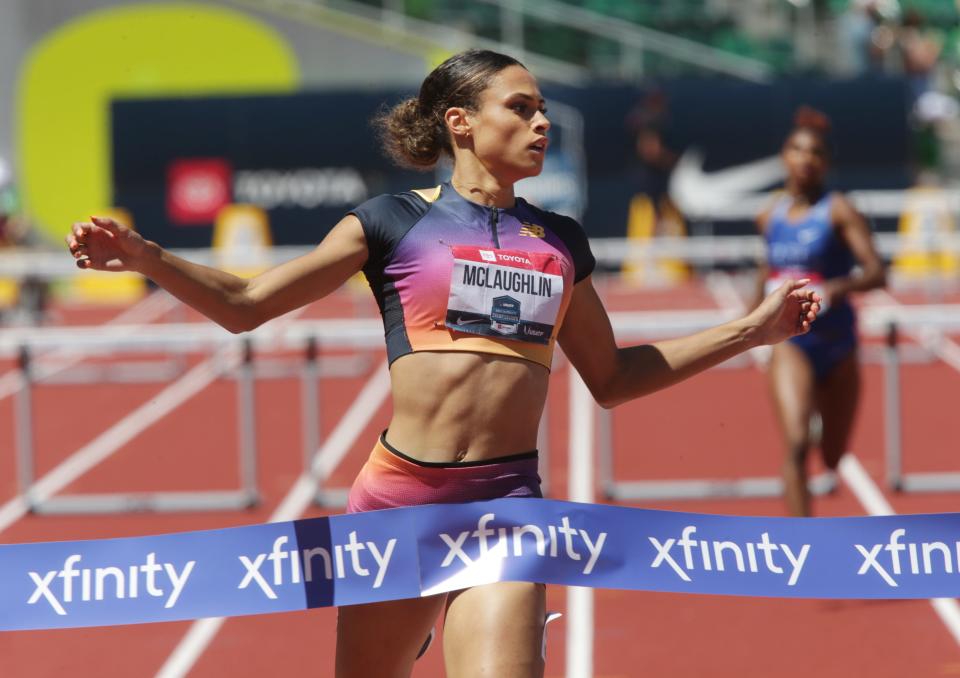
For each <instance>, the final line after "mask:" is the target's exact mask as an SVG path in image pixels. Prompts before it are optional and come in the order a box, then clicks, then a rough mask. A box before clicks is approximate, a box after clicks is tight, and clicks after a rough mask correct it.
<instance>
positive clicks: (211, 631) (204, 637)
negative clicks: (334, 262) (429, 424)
mask: <svg viewBox="0 0 960 678" xmlns="http://www.w3.org/2000/svg"><path fill="white" fill-rule="evenodd" d="M389 393H390V373H389V369H388V366H387V363H386V362H384V363H383V364H381V365H380V366H378V367H377V369H376V371H375V372H374V373H373V376H371V377H370V379H369V380H368V381H367V383H366V384H365V385H364V387H363V389H362V390H361V391H360V393H359V394H358V395H357V399H356V400H355V401H354V402H353V404H352V405H351V406H350V409H348V410H347V412H346V413H345V414H344V416H343V417H342V418H341V419H340V421H339V422H338V423H337V426H336V428H334V430H333V431H332V432H331V434H330V437H329V438H327V441H326V442H325V443H324V444H323V445H322V446H321V447H320V449H319V450H318V451H317V454H316V455H315V456H314V461H313V471H314V474H315V475H311V474H309V473H304V474H303V475H301V476H300V477H299V478H298V479H297V482H296V483H294V485H293V487H292V488H290V491H289V492H287V496H285V497H284V498H283V500H282V501H281V502H280V504H279V506H277V508H276V510H274V512H273V515H271V516H270V518H269V520H268V522H271V523H274V522H283V521H287V520H294V519H295V518H297V517H298V516H300V515H301V514H302V513H303V512H304V510H306V508H307V507H308V506H309V505H310V502H311V501H313V497H314V494H315V492H316V490H317V479H318V478H319V479H320V480H321V481H322V480H323V479H325V478H326V477H327V476H328V475H329V474H330V472H331V471H332V470H333V469H334V468H336V466H337V464H339V463H340V460H341V459H343V457H344V455H346V453H347V452H348V451H349V450H350V448H351V447H352V446H353V443H354V441H356V439H357V438H358V437H359V435H360V434H361V433H363V431H364V429H366V427H367V424H369V423H370V420H371V419H372V418H373V415H374V414H375V413H376V412H377V411H378V410H379V409H380V406H381V405H382V404H383V401H384V400H385V399H386V397H387V395H388V394H389ZM225 621H226V619H225V618H224V617H210V618H207V619H198V620H197V621H195V622H193V624H191V625H190V629H189V630H188V631H187V633H186V634H185V635H184V636H183V638H181V640H180V643H179V644H178V645H177V647H176V648H174V650H173V652H172V653H171V654H170V656H169V657H167V661H166V662H164V664H163V666H161V667H160V670H159V671H157V673H156V677H155V678H182V677H183V676H186V675H187V673H189V671H190V669H192V668H193V666H194V664H196V663H197V660H198V659H200V656H201V655H202V654H203V653H204V652H205V651H206V649H207V647H209V645H210V643H211V642H212V641H213V639H214V637H216V635H217V633H218V632H219V631H220V627H222V626H223V624H224V622H225Z"/></svg>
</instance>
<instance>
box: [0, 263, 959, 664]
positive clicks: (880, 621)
mask: <svg viewBox="0 0 960 678" xmlns="http://www.w3.org/2000/svg"><path fill="white" fill-rule="evenodd" d="M598 287H600V288H601V289H602V291H603V294H604V296H605V298H606V299H607V303H608V306H609V307H610V308H611V309H613V310H616V311H624V312H628V311H670V310H688V311H710V312H714V313H716V312H718V306H717V303H716V302H715V301H714V296H713V295H712V294H711V292H710V288H709V287H708V286H707V285H705V284H704V283H690V284H687V285H684V286H681V287H677V288H664V289H660V290H638V289H635V288H631V287H630V286H629V285H623V284H620V283H616V282H611V283H609V284H601V283H598ZM721 297H722V295H721ZM898 297H899V295H898ZM902 300H904V301H910V302H913V303H929V302H931V301H937V302H938V303H947V304H952V303H954V302H955V301H960V299H957V300H954V299H950V298H940V299H937V300H930V299H925V298H908V297H904V298H903V299H902ZM727 310H728V311H729V310H732V309H727ZM719 312H721V313H722V312H723V309H720V310H719ZM321 317H323V318H330V317H348V318H354V317H361V318H376V309H375V307H373V304H372V302H371V301H368V300H366V299H365V298H364V300H363V301H362V302H359V303H358V302H357V301H355V300H354V299H353V298H350V297H343V298H339V299H332V300H330V303H329V304H327V303H326V302H324V304H320V305H318V306H315V307H311V308H309V309H307V311H306V312H305V313H304V315H303V316H302V317H301V318H302V319H312V318H321ZM188 320H190V321H195V320H197V319H196V318H194V317H190V318H188ZM332 352H333V353H336V354H347V353H348V352H346V351H339V350H338V351H332ZM283 355H285V356H287V357H289V356H290V353H289V352H287V353H284V354H283ZM377 355H378V356H382V352H380V353H379V354H377ZM188 359H189V366H191V367H192V366H194V365H196V364H198V363H199V362H200V361H202V360H203V357H202V356H201V355H199V354H190V355H189V356H188ZM0 367H6V368H7V369H11V368H12V367H13V366H12V365H11V364H10V363H9V362H7V363H3V364H0ZM382 369H383V368H382V367H381V366H380V360H374V361H373V362H372V363H371V366H370V371H368V372H367V373H365V374H363V375H361V376H358V377H355V378H344V379H336V380H331V381H330V382H327V383H324V384H322V385H321V398H320V401H321V413H320V417H321V419H322V430H323V431H324V433H325V434H330V433H332V432H333V431H335V429H336V426H337V425H338V424H339V423H340V422H341V421H343V420H344V418H345V417H347V415H348V412H349V410H350V407H351V405H352V404H354V403H356V402H358V401H360V400H359V399H360V398H361V393H362V392H363V389H364V385H365V384H368V383H370V379H371V378H372V377H373V372H374V371H375V370H382ZM952 372H953V371H952V370H943V369H942V368H941V369H939V370H937V369H936V368H935V367H934V366H929V365H928V366H924V365H906V366H904V388H905V390H906V392H905V394H904V396H905V413H904V416H905V421H904V425H905V444H906V445H907V448H908V449H907V450H906V452H905V463H906V464H909V465H911V466H912V467H913V468H916V469H928V468H929V469H936V468H947V467H948V465H949V464H950V463H951V460H950V459H949V457H950V456H951V454H950V450H949V449H946V447H944V446H945V445H946V443H943V442H941V440H940V439H942V438H943V436H940V435H938V433H937V432H936V431H935V430H933V428H932V426H933V425H935V424H937V425H941V424H943V423H947V424H949V422H950V421H952V419H953V418H955V413H953V411H952V408H951V402H956V399H955V398H951V397H950V395H951V393H952V391H950V390H949V389H957V388H960V375H955V374H948V373H952ZM864 378H865V396H864V402H863V405H862V409H861V413H860V416H859V418H858V421H857V425H856V429H855V431H854V436H853V440H852V441H851V449H853V450H854V451H855V452H856V454H857V459H858V460H859V462H860V465H861V467H862V469H863V471H864V473H866V474H867V475H868V476H869V477H870V478H871V479H872V481H873V482H874V483H875V484H877V485H878V486H879V488H880V494H881V496H882V497H883V498H884V500H885V501H886V502H887V503H888V504H889V505H890V507H891V508H892V509H893V510H895V511H896V512H898V513H919V512H937V511H950V510H954V509H955V506H956V501H957V498H956V496H955V495H952V494H941V495H896V494H891V493H889V492H887V491H886V490H885V489H884V488H883V486H882V482H881V480H882V477H883V468H884V467H883V455H882V449H883V441H882V435H881V433H882V425H881V417H882V404H881V387H882V374H881V372H880V368H879V367H877V366H872V365H871V366H867V367H866V368H865V373H864ZM567 383H568V379H567V375H566V369H565V368H560V369H558V370H555V373H554V379H553V382H552V385H551V391H550V412H551V418H550V430H549V439H550V441H551V445H552V450H553V454H551V455H550V463H551V468H550V469H549V471H550V474H551V480H552V487H553V488H554V490H555V492H554V496H555V497H556V498H563V496H562V495H563V493H564V488H566V487H567V481H568V477H567V476H568V474H567V467H566V445H567V440H568V433H569V429H568V422H567V420H566V415H565V412H566V409H567V402H568V401H567ZM233 388H234V387H233V384H232V383H222V382H221V381H214V382H212V383H211V384H209V385H208V386H207V387H205V388H204V389H202V390H201V391H199V392H198V393H197V394H196V396H195V397H193V398H191V400H190V402H189V407H179V408H175V409H173V410H171V411H170V412H169V413H168V414H167V415H165V416H164V417H163V418H161V419H160V420H158V421H157V423H156V424H155V425H154V426H153V427H151V428H150V430H149V431H147V432H145V433H144V434H142V435H138V436H136V437H135V438H134V439H132V440H130V442H128V443H127V444H125V445H123V446H122V447H120V448H119V449H118V450H117V451H116V452H115V453H113V454H112V455H110V456H109V458H106V459H104V460H103V461H102V463H99V464H97V465H96V466H94V467H92V468H91V469H90V470H89V471H88V472H87V473H85V474H83V475H81V476H79V477H77V478H76V479H75V480H74V481H73V482H71V483H70V484H68V485H67V486H66V487H65V488H64V491H110V490H115V489H127V488H134V489H149V488H153V487H158V486H160V487H164V488H168V487H182V486H184V485H186V486H188V487H192V486H201V487H205V486H218V485H219V486H224V487H229V486H232V485H233V484H235V478H234V474H235V471H234V470H233V469H234V455H235V448H236V434H235V432H234V426H235V424H234V417H235V414H234V411H233V398H234V390H233ZM161 390H162V386H160V385H155V384H154V385H146V384H143V385H116V384H114V385H87V386H80V385H56V386H54V385H49V386H46V387H43V388H42V389H38V393H37V397H38V400H39V402H38V403H37V411H38V413H44V414H43V415H42V416H44V422H43V429H44V430H43V431H41V432H38V436H39V437H40V440H38V451H39V452H40V457H41V458H40V459H39V462H40V466H41V469H40V470H41V472H45V471H48V470H50V469H52V468H54V467H55V466H56V465H57V464H58V463H61V462H62V461H63V459H65V458H66V457H67V456H68V455H69V453H70V452H71V451H72V450H75V449H76V448H77V447H78V446H79V445H78V441H79V442H80V443H82V442H83V441H85V440H92V439H94V438H95V437H96V436H97V435H100V434H102V433H103V432H104V431H106V430H107V429H108V428H109V426H110V425H111V423H112V422H116V421H117V420H119V419H120V418H121V417H122V416H124V415H125V414H127V413H129V412H132V411H133V410H134V409H135V408H136V407H137V406H139V405H141V404H143V403H145V402H147V401H149V400H150V399H152V398H155V397H156V396H157V395H158V394H159V392H160V391H161ZM930 393H936V394H937V396H936V397H931V396H930V395H929V394H930ZM731 394H736V397H735V398H732V397H730V395H731ZM257 395H258V410H257V414H258V422H259V423H260V426H259V433H258V442H259V444H260V459H261V472H260V479H261V491H262V494H263V503H262V504H261V505H260V506H258V507H257V508H255V509H253V510H251V511H248V512H224V513H213V514H211V513H193V514H161V515H150V514H139V515H116V516H100V517H96V518H92V517H91V518H86V517H82V516H72V517H56V516H44V517H39V516H33V515H30V514H24V515H22V516H21V517H20V518H18V519H17V520H16V521H14V522H13V523H12V524H10V525H9V527H7V529H6V530H5V531H4V532H3V533H2V539H3V540H4V541H6V542H21V541H45V540H58V539H84V538H100V537H108V536H126V535H136V534H153V533H161V532H169V531H179V530H189V529H204V528H211V527H223V526H228V525H237V524H249V523H256V522H264V521H267V520H269V519H271V517H274V516H276V515H279V514H280V513H281V512H282V511H287V510H289V509H283V506H282V504H283V499H284V498H285V497H290V496H292V495H293V494H295V493H296V488H297V487H298V483H299V482H300V479H301V472H302V461H301V450H300V440H299V435H298V431H299V414H298V412H299V410H298V408H299V401H298V398H299V393H298V384H297V383H296V381H295V380H293V379H289V380H283V379H278V380H272V381H269V382H263V383H261V384H259V385H258V387H257ZM921 400H922V402H918V401H921ZM360 402H362V401H360ZM65 411H70V412H71V413H72V415H73V418H74V420H75V423H74V424H73V425H65V424H64V423H63V422H62V421H61V416H60V415H61V413H63V412H65ZM11 412H12V406H11V399H10V398H7V399H6V400H4V401H0V431H4V433H3V436H4V438H3V439H2V444H3V448H2V449H3V450H4V453H3V459H2V460H0V464H3V465H2V467H0V470H3V472H4V477H5V478H11V477H12V476H11V475H8V474H7V473H6V472H7V471H8V470H9V471H11V472H12V470H13V465H12V461H13V460H12V459H11V458H10V457H12V454H11V453H10V452H8V451H7V450H9V448H8V447H7V445H8V442H7V440H8V439H7V437H6V436H7V433H6V431H9V430H10V429H9V428H8V426H7V423H8V422H10V421H11V419H10V416H11ZM387 416H388V411H387V410H384V409H383V408H379V409H378V410H377V411H376V412H373V413H370V416H369V419H368V420H367V421H366V422H365V423H362V425H361V423H360V422H357V424H356V427H355V428H356V429H357V430H356V432H355V434H354V436H355V439H354V440H353V442H352V443H350V444H349V445H347V444H346V443H344V446H345V447H347V448H348V449H346V452H345V454H344V457H343V461H342V463H340V464H338V465H336V466H335V467H334V468H330V467H324V468H325V469H326V470H329V471H330V477H329V479H328V482H329V483H330V484H331V485H332V486H336V487H345V486H346V485H348V484H349V482H350V480H351V478H352V476H353V474H354V473H355V472H356V471H357V470H358V469H359V466H360V464H361V463H362V461H363V459H364V458H365V457H366V455H367V454H368V453H369V449H370V446H371V445H372V442H373V440H374V437H375V436H376V434H377V433H378V431H379V430H381V429H382V428H383V427H384V426H385V424H386V421H387ZM690 422H695V423H696V425H695V426H691V425H689V423H690ZM681 423H684V424H685V425H681ZM613 425H614V428H613V436H614V444H615V449H616V450H617V454H616V459H615V463H616V467H617V468H616V470H617V474H618V475H619V476H621V477H623V478H671V477H683V476H684V475H685V474H691V473H695V475H696V476H703V475H716V476H720V477H739V476H745V475H773V474H776V473H777V472H778V470H779V463H780V458H781V454H782V453H781V451H780V441H779V437H778V433H777V430H776V424H775V421H774V419H773V413H772V407H771V405H770V403H769V398H768V395H767V386H766V382H765V379H764V376H763V374H762V373H761V372H759V371H758V370H756V369H749V367H748V366H747V367H744V368H743V369H739V368H737V369H726V370H712V371H710V372H708V373H707V374H705V375H702V376H701V377H698V378H697V379H695V380H693V381H690V382H688V383H685V384H682V385H680V386H677V387H675V388H673V389H671V390H669V391H665V392H662V393H659V394H656V395H653V396H650V397H648V398H645V399H643V400H641V401H636V402H634V403H631V404H628V405H625V406H623V407H622V408H619V409H618V410H616V411H615V417H614V421H613ZM0 487H2V488H3V489H4V491H5V492H6V494H5V495H4V496H0V504H2V503H3V502H7V501H10V500H11V499H12V498H13V495H12V492H13V490H14V487H13V486H12V485H9V484H7V485H0ZM286 506H288V507H289V506H290V504H289V502H288V504H286ZM649 506H650V507H655V508H669V509H674V510H686V511H697V512H709V513H729V514H739V515H782V514H783V508H782V506H781V504H780V502H779V501H778V500H775V499H770V500H760V499H751V500H737V501H732V500H710V501H685V502H674V503H669V504H668V503H664V502H659V503H650V504H649ZM816 510H817V513H818V514H819V515H862V514H863V513H864V509H863V508H862V505H861V503H860V501H859V500H858V499H857V497H856V495H855V494H854V493H853V492H851V491H850V490H848V489H846V488H841V489H840V491H839V492H837V493H836V494H834V495H830V496H827V497H824V498H821V499H820V500H818V501H817V503H816ZM326 512H329V510H323V509H319V508H317V507H308V508H307V509H306V510H305V511H304V515H307V516H313V515H321V514H323V513H326ZM594 606H595V611H594V612H595V629H594V642H595V645H594V652H593V657H594V660H593V664H594V675H595V676H598V677H600V676H604V677H606V678H612V677H614V676H622V677H624V678H626V677H628V676H637V675H647V676H671V677H672V676H681V677H682V676H703V675H712V676H770V675H777V676H787V677H793V676H797V677H799V676H804V677H806V676H809V675H812V674H816V675H819V676H838V677H839V676H844V678H846V677H848V676H851V675H871V676H881V677H883V676H889V677H891V678H893V677H894V676H896V677H898V678H899V677H900V676H904V675H918V676H919V675H924V676H926V675H931V676H936V675H951V674H953V673H957V672H960V652H958V651H957V645H956V641H955V639H954V638H953V637H952V635H951V634H950V632H949V631H948V630H947V628H946V627H945V626H944V625H943V623H942V622H941V620H940V619H939V618H938V617H937V615H935V614H932V613H931V609H930V605H929V604H928V603H926V602H924V601H908V602H896V603H893V602H884V601H878V602H863V601H805V600H796V601H788V600H769V599H750V598H733V597H724V596H684V595H670V594H652V593H636V592H620V591H604V590H600V591H596V592H595V599H594ZM548 607H549V609H552V610H560V611H565V609H566V595H565V591H564V590H562V589H560V588H558V587H552V588H551V589H550V591H549V593H548ZM335 618H336V615H335V611H334V610H330V609H320V610H313V611H309V612H302V613H289V614H283V615H265V616H256V617H244V618H235V619H231V620H229V622H228V623H226V624H224V625H223V626H222V628H220V629H219V631H218V632H217V633H214V634H212V635H210V636H209V638H207V639H206V640H205V642H204V643H203V644H202V647H200V646H199V645H197V646H196V648H195V649H193V650H191V652H192V654H193V656H192V657H191V660H190V662H189V671H187V672H186V673H185V674H183V673H167V674H160V675H189V676H199V677H201V678H203V677H205V676H210V677H213V676H222V675H228V674H229V675H237V676H254V675H266V674H272V673H273V672H277V671H280V672H288V671H296V672H298V673H301V674H304V675H317V676H325V675H330V666H331V664H330V662H331V661H332V659H331V658H332V653H333V642H334V628H335ZM566 623H567V620H566V619H563V618H562V619H561V620H560V621H559V622H556V623H554V624H552V625H551V629H550V639H549V651H548V662H547V676H550V677H552V678H557V677H559V676H563V675H565V666H564V658H565V657H566V656H567V651H566V650H567V648H566V637H565V636H566ZM191 626H192V624H190V623H188V622H182V623H167V624H153V625H147V626H129V627H114V628H93V629H80V630H67V631H51V632H39V633H8V634H3V635H0V656H2V657H3V667H4V670H3V672H2V673H3V674H4V675H7V673H9V675H12V676H17V677H18V678H19V677H21V676H23V677H26V678H35V677H46V676H62V675H74V676H80V677H83V676H98V677H100V676H103V677H105V678H113V677H118V678H119V677H121V676H123V677H127V676H153V675H158V672H160V671H161V668H162V667H165V666H168V667H169V666H174V667H176V666H179V667H180V668H181V669H182V667H184V666H186V665H187V663H184V662H183V660H182V657H183V653H182V652H181V653H180V654H179V655H177V654H175V650H176V649H177V648H178V647H181V643H182V642H183V639H184V638H185V635H186V634H187V633H188V630H189V629H190V628H191ZM439 640H440V641H441V642H440V643H438V644H435V645H434V647H433V648H432V649H431V650H430V651H429V652H428V654H427V656H426V657H425V658H424V659H423V660H421V662H418V667H417V670H416V672H415V674H414V675H415V676H418V677H420V678H429V677H433V676H437V677H439V676H443V675H444V673H443V668H442V656H441V655H442V653H441V652H440V648H441V647H442V638H441V639H439ZM199 650H202V651H199ZM178 657H179V659H178ZM178 662H179V663H178Z"/></svg>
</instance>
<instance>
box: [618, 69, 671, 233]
mask: <svg viewBox="0 0 960 678" xmlns="http://www.w3.org/2000/svg"><path fill="white" fill-rule="evenodd" d="M669 115H670V110H669V103H668V99H667V95H666V93H665V92H664V91H663V90H661V89H659V88H657V89H654V90H652V91H650V92H649V93H647V94H646V95H645V96H644V97H643V99H642V100H641V101H640V103H638V104H637V106H636V107H634V109H633V110H632V111H631V112H630V114H629V116H628V118H627V127H628V129H629V131H630V133H631V135H632V137H633V150H634V153H635V156H636V160H637V163H636V166H635V169H634V172H633V179H634V182H635V186H636V191H637V193H639V194H643V195H645V196H647V198H649V200H650V202H651V203H652V204H653V206H654V209H655V210H656V212H657V215H658V218H657V222H658V228H657V229H656V230H657V232H658V233H660V232H662V231H663V230H665V228H666V230H673V229H670V228H668V227H665V225H662V224H660V223H659V222H661V221H662V219H661V217H663V216H664V215H667V214H669V215H673V214H676V213H678V210H677V208H676V206H675V205H673V202H672V201H671V200H670V194H669V191H668V189H669V187H670V175H671V173H672V172H673V168H674V166H675V165H676V164H677V160H678V156H677V153H676V152H675V151H674V150H673V149H671V148H670V146H669V145H668V143H667V141H666V138H665V136H666V131H667V126H668V124H669Z"/></svg>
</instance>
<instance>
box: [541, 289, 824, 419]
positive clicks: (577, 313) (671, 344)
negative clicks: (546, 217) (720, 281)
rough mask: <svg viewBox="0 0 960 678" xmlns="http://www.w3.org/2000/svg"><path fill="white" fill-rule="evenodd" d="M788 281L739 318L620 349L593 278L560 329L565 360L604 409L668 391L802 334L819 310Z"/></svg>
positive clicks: (808, 293)
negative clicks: (731, 360) (716, 367)
mask: <svg viewBox="0 0 960 678" xmlns="http://www.w3.org/2000/svg"><path fill="white" fill-rule="evenodd" d="M818 301H819V297H817V296H816V295H815V294H814V293H813V292H812V291H810V290H805V289H803V282H802V281H788V282H786V283H784V284H783V285H781V286H780V287H779V288H778V289H777V290H775V291H774V292H772V293H771V294H770V295H768V296H767V298H766V299H764V301H763V303H761V304H760V305H759V306H758V307H757V308H756V309H754V310H753V311H751V312H750V313H749V314H748V315H746V316H744V317H743V318H740V319H737V320H733V321H731V322H728V323H724V324H723V325H718V326H717V327H712V328H710V329H707V330H703V331H701V332H697V333H696V334H692V335H689V336H686V337H681V338H679V339H670V340H667V341H659V342H655V343H652V344H642V345H638V346H630V347H618V346H617V343H616V339H615V337H614V334H613V327H612V325H611V323H610V318H609V316H608V315H607V311H606V309H605V308H604V307H603V303H602V302H601V300H600V297H599V296H598V295H597V292H596V290H595V289H594V287H593V284H592V282H591V278H589V277H588V278H585V279H584V280H582V281H580V282H579V283H577V285H576V286H575V287H574V290H573V298H572V299H571V301H570V306H569V307H568V309H567V314H566V317H565V318H564V320H563V325H562V327H561V329H560V334H559V337H558V338H559V341H560V345H561V346H562V347H563V351H564V353H565V354H566V355H567V357H568V358H570V362H571V363H573V366H574V367H576V369H577V371H578V372H579V373H580V376H581V377H583V380H584V382H585V383H586V384H587V387H588V388H589V389H590V392H591V393H592V394H593V397H594V398H595V399H596V401H597V402H598V403H599V404H600V405H601V406H603V407H613V406H615V405H619V404H620V403H623V402H626V401H628V400H631V399H633V398H637V397H640V396H642V395H646V394H648V393H653V392H654V391H658V390H660V389H662V388H666V387H667V386H672V385H673V384H676V383H678V382H680V381H683V380H684V379H687V378H689V377H692V376H693V375H695V374H697V373H699V372H702V371H704V370H706V369H707V368H709V367H712V366H714V365H717V364H718V363H721V362H723V361H724V360H728V359H729V358H732V357H733V356H735V355H738V354H739V353H742V352H743V351H746V350H747V349H750V348H753V347H755V346H760V345H764V344H774V343H777V342H779V341H782V340H784V339H786V338H788V337H791V336H793V335H795V334H801V333H804V332H807V331H808V330H809V329H810V323H811V322H813V321H814V319H815V318H816V314H817V311H818V310H819V306H818V304H817V302H818Z"/></svg>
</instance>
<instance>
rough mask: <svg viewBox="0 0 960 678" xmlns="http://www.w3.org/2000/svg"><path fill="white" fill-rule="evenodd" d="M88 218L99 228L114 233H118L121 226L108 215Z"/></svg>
mask: <svg viewBox="0 0 960 678" xmlns="http://www.w3.org/2000/svg"><path fill="white" fill-rule="evenodd" d="M90 220H91V221H92V222H93V223H94V224H96V225H97V226H99V227H100V228H102V229H104V230H107V231H110V232H111V233H113V234H114V235H119V233H120V229H121V228H122V227H121V226H120V224H118V223H117V222H116V221H114V220H113V219H110V218H109V217H90Z"/></svg>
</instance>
